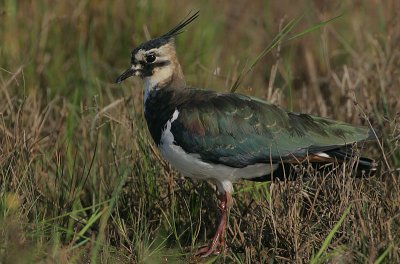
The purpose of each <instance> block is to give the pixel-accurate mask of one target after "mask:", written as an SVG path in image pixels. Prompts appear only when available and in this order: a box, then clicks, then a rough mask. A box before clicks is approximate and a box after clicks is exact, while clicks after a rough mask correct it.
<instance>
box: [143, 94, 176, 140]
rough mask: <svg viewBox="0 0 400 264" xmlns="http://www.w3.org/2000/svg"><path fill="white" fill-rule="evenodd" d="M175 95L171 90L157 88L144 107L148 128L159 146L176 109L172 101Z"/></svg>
mask: <svg viewBox="0 0 400 264" xmlns="http://www.w3.org/2000/svg"><path fill="white" fill-rule="evenodd" d="M173 95H174V92H173V91H171V90H168V89H157V87H155V88H154V89H153V90H152V91H151V92H150V93H149V95H148V98H147V100H146V102H145V105H144V109H145V110H144V116H145V118H146V121H147V126H148V128H149V131H150V134H151V136H152V138H153V140H154V142H155V143H156V144H157V146H158V145H159V144H160V140H161V134H162V131H163V129H164V127H165V125H166V124H167V122H168V120H170V119H171V118H172V115H173V113H174V111H175V108H176V105H175V104H174V103H173V101H172V99H173Z"/></svg>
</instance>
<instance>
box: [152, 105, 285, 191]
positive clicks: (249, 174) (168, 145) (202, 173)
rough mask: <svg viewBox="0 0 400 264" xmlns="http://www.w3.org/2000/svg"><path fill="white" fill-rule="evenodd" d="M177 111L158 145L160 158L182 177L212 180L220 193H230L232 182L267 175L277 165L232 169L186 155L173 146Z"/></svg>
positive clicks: (256, 165) (192, 155) (179, 148)
mask: <svg viewBox="0 0 400 264" xmlns="http://www.w3.org/2000/svg"><path fill="white" fill-rule="evenodd" d="M178 116H179V111H178V110H175V112H174V113H173V115H172V118H171V119H170V120H169V121H168V122H167V124H166V127H165V130H164V131H163V133H162V135H161V140H160V144H159V148H160V152H161V154H162V156H163V157H164V158H165V159H166V160H167V161H168V162H169V163H171V165H172V166H173V167H174V168H175V169H177V170H178V171H179V172H180V173H182V174H183V175H184V176H187V177H190V178H194V179H203V180H205V179H213V180H214V181H215V182H216V183H217V184H218V188H219V191H220V192H223V191H228V192H232V191H233V187H232V182H235V181H237V180H239V179H250V178H255V177H260V176H263V175H268V174H270V173H271V172H272V171H274V170H275V169H276V168H277V167H278V164H271V165H269V164H265V163H258V164H254V165H249V166H247V167H244V168H232V167H229V166H226V165H223V164H208V163H206V162H204V161H202V160H201V159H200V156H199V155H196V154H189V153H186V152H185V151H184V150H183V149H182V148H181V147H180V146H177V145H175V144H174V136H173V134H172V133H171V124H172V123H173V122H174V121H175V120H176V119H177V118H178Z"/></svg>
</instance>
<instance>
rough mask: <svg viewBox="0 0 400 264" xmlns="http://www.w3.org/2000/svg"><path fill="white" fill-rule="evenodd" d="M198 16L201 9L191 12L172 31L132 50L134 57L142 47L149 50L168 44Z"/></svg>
mask: <svg viewBox="0 0 400 264" xmlns="http://www.w3.org/2000/svg"><path fill="white" fill-rule="evenodd" d="M198 16H199V11H197V12H196V13H194V14H193V15H190V13H189V14H188V15H187V16H186V17H185V18H184V19H183V20H182V21H181V22H179V24H178V25H176V26H175V27H174V28H173V29H171V30H170V31H168V32H167V33H165V34H164V35H162V36H161V37H158V38H156V39H152V40H149V41H147V42H145V43H143V44H142V45H140V46H139V47H137V48H135V49H134V50H133V51H132V59H133V56H134V55H135V53H136V52H137V51H138V50H140V49H144V50H149V49H154V48H158V47H161V46H162V45H165V44H167V43H168V42H169V41H170V40H171V38H173V37H175V36H176V35H179V34H181V33H183V32H184V30H183V28H184V27H186V26H187V25H189V24H190V23H191V22H193V21H194V20H195V19H196V18H197V17H198Z"/></svg>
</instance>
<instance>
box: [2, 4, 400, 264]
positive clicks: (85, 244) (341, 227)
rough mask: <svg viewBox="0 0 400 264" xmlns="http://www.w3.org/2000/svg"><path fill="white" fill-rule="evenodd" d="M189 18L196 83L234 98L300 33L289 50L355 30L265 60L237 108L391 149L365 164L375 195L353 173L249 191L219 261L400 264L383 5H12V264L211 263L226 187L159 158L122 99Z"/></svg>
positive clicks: (6, 255)
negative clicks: (319, 122)
mask: <svg viewBox="0 0 400 264" xmlns="http://www.w3.org/2000/svg"><path fill="white" fill-rule="evenodd" d="M177 7H179V8H177ZM189 10H200V17H199V19H198V20H197V21H196V22H195V23H193V24H191V25H190V26H189V27H188V28H187V32H185V33H184V34H181V35H180V36H179V37H178V38H177V40H176V45H177V50H178V55H179V59H180V62H181V64H182V66H183V68H184V73H185V75H186V78H187V82H188V83H189V84H191V85H194V86H198V87H204V88H211V89H215V90H223V91H228V90H229V89H230V88H231V87H233V86H235V80H238V78H239V76H240V74H241V72H242V69H247V68H246V67H245V66H246V65H252V64H251V63H249V60H250V62H252V61H251V60H252V59H253V58H258V56H259V55H260V54H261V52H262V51H263V50H264V48H265V47H267V46H268V44H270V43H271V41H272V40H273V39H274V38H275V37H276V36H277V34H278V33H279V32H280V31H281V29H282V27H283V26H284V25H286V24H287V23H288V22H290V21H292V19H294V18H297V17H300V16H301V15H303V19H302V20H301V21H300V22H299V23H298V24H297V25H296V27H295V28H294V29H293V30H292V31H291V32H290V33H288V35H287V38H291V37H292V38H293V37H295V36H296V35H297V34H300V33H301V32H307V29H310V28H312V26H313V25H318V23H320V22H322V21H327V20H329V19H330V18H333V17H336V16H338V15H340V14H343V16H342V17H341V18H340V19H338V20H336V21H334V22H332V23H328V24H327V25H324V27H321V28H318V29H317V30H316V31H314V32H311V33H309V34H307V35H304V36H301V38H296V39H293V40H291V41H289V42H286V43H285V42H282V43H280V45H277V46H275V47H274V48H273V49H271V50H268V51H269V53H268V54H267V55H266V56H263V57H259V60H258V62H257V65H254V67H252V69H251V71H249V73H248V74H247V75H246V78H240V82H239V84H240V85H238V86H237V87H236V88H237V92H240V93H245V94H250V95H254V96H258V97H261V98H266V99H268V100H269V101H271V102H274V103H277V104H279V105H281V106H282V107H284V108H291V109H293V111H297V112H306V113H310V114H315V115H324V116H329V117H332V118H336V119H340V120H343V121H347V122H351V123H354V124H358V125H367V126H368V125H372V126H373V127H374V128H375V129H377V131H380V134H381V137H380V139H379V140H380V141H379V144H378V143H376V142H375V143H372V144H369V145H367V146H365V149H363V150H362V154H363V155H367V156H370V157H373V158H375V159H376V160H377V161H378V163H379V164H380V167H379V172H378V174H377V176H376V177H372V178H368V179H354V178H352V177H350V174H351V173H350V172H351V170H352V169H351V166H352V164H347V165H345V166H338V167H337V168H335V169H333V170H329V171H325V172H312V174H313V175H315V176H318V177H311V178H310V179H308V180H303V179H302V177H299V179H297V180H296V181H295V182H281V183H270V182H267V183H251V182H239V183H237V184H236V185H235V190H236V192H235V194H234V199H235V202H234V206H233V209H232V210H231V214H230V217H229V230H228V233H227V239H226V240H227V243H228V247H229V250H228V251H227V254H226V255H222V256H218V257H215V258H210V259H209V260H208V261H210V262H217V263H223V262H239V263H240V262H245V263H257V262H258V263H265V262H297V263H303V262H305V263H307V262H310V261H315V262H348V263H354V262H362V263H365V262H368V263H373V262H376V263H396V262H400V254H399V245H400V241H399V236H398V234H399V232H400V230H399V208H400V190H399V182H398V176H399V172H398V169H397V171H396V168H399V167H400V147H399V140H400V137H399V135H400V120H399V118H400V117H399V109H400V104H399V100H398V98H399V93H400V88H399V87H400V79H399V76H400V74H399V69H400V65H399V62H400V60H399V57H400V49H399V47H400V46H399V45H398V44H399V43H398V42H399V39H400V31H399V27H398V26H397V23H396V22H397V20H398V18H399V17H398V15H397V13H396V10H399V4H398V3H397V2H396V1H392V2H385V4H378V3H376V2H375V1H370V0H365V1H359V2H354V1H344V2H341V3H340V4H337V3H322V2H320V1H311V0H304V1H300V2H298V3H296V4H293V3H292V1H286V0H284V1H280V2H279V3H278V2H273V1H272V2H271V1H261V0H260V1H258V0H257V1H252V2H251V3H249V2H247V1H234V2H226V3H225V2H210V1H203V2H196V1H186V2H184V3H183V2H181V1H146V0H144V1H124V0H121V1H107V0H97V1H75V0H74V1H46V0H42V1H39V0H37V1H15V0H6V1H4V2H2V3H0V19H1V23H0V262H2V263H33V262H36V263H53V262H56V263H84V262H91V263H114V262H117V263H132V262H133V263H143V262H144V263H160V262H174V261H177V262H187V261H192V262H195V261H198V259H196V258H193V257H192V254H193V252H194V251H195V249H196V248H197V247H198V246H199V245H202V244H205V243H206V242H207V241H208V239H209V238H210V236H211V235H212V233H213V231H214V229H215V227H216V221H217V219H218V208H217V203H216V198H215V191H214V189H213V186H212V185H211V184H209V183H206V182H193V181H191V180H188V179H183V178H182V177H181V176H180V175H179V174H178V173H177V172H176V171H174V170H173V169H172V168H171V167H170V166H169V165H168V164H167V163H166V162H165V161H164V160H163V159H162V158H161V157H160V155H159V153H158V151H157V149H156V147H155V146H154V144H153V142H152V141H151V138H150V135H149V133H148V131H147V128H146V124H145V121H144V119H143V115H142V101H143V98H142V96H143V95H142V88H141V86H142V84H141V83H140V81H139V80H133V79H132V80H128V81H127V82H125V83H124V84H123V85H122V87H121V86H118V85H115V84H113V81H114V80H115V78H116V77H117V76H118V74H119V73H121V71H122V70H124V69H125V68H126V67H128V66H129V55H130V54H129V53H130V50H131V48H133V47H135V46H136V45H138V44H140V43H141V42H142V41H144V40H146V39H148V38H149V37H155V36H159V35H161V34H163V33H165V32H166V31H167V30H169V29H170V28H171V27H173V26H174V25H175V24H176V23H177V22H178V21H180V20H181V19H182V18H183V17H184V16H185V15H186V14H187V12H188V11H189ZM299 170H300V172H299V175H301V174H302V171H305V170H309V168H307V167H303V168H299ZM350 206H351V209H349V210H347V208H350ZM328 242H329V243H328Z"/></svg>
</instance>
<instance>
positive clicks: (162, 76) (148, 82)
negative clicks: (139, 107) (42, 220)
mask: <svg viewBox="0 0 400 264" xmlns="http://www.w3.org/2000/svg"><path fill="white" fill-rule="evenodd" d="M172 74H173V69H172V67H171V66H170V65H167V66H164V67H162V68H157V69H155V71H154V73H153V75H152V76H150V77H145V78H144V102H146V100H147V98H148V97H149V94H150V93H151V92H152V91H153V90H154V89H157V88H161V86H162V85H163V84H165V83H166V82H168V81H169V80H171V78H172Z"/></svg>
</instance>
